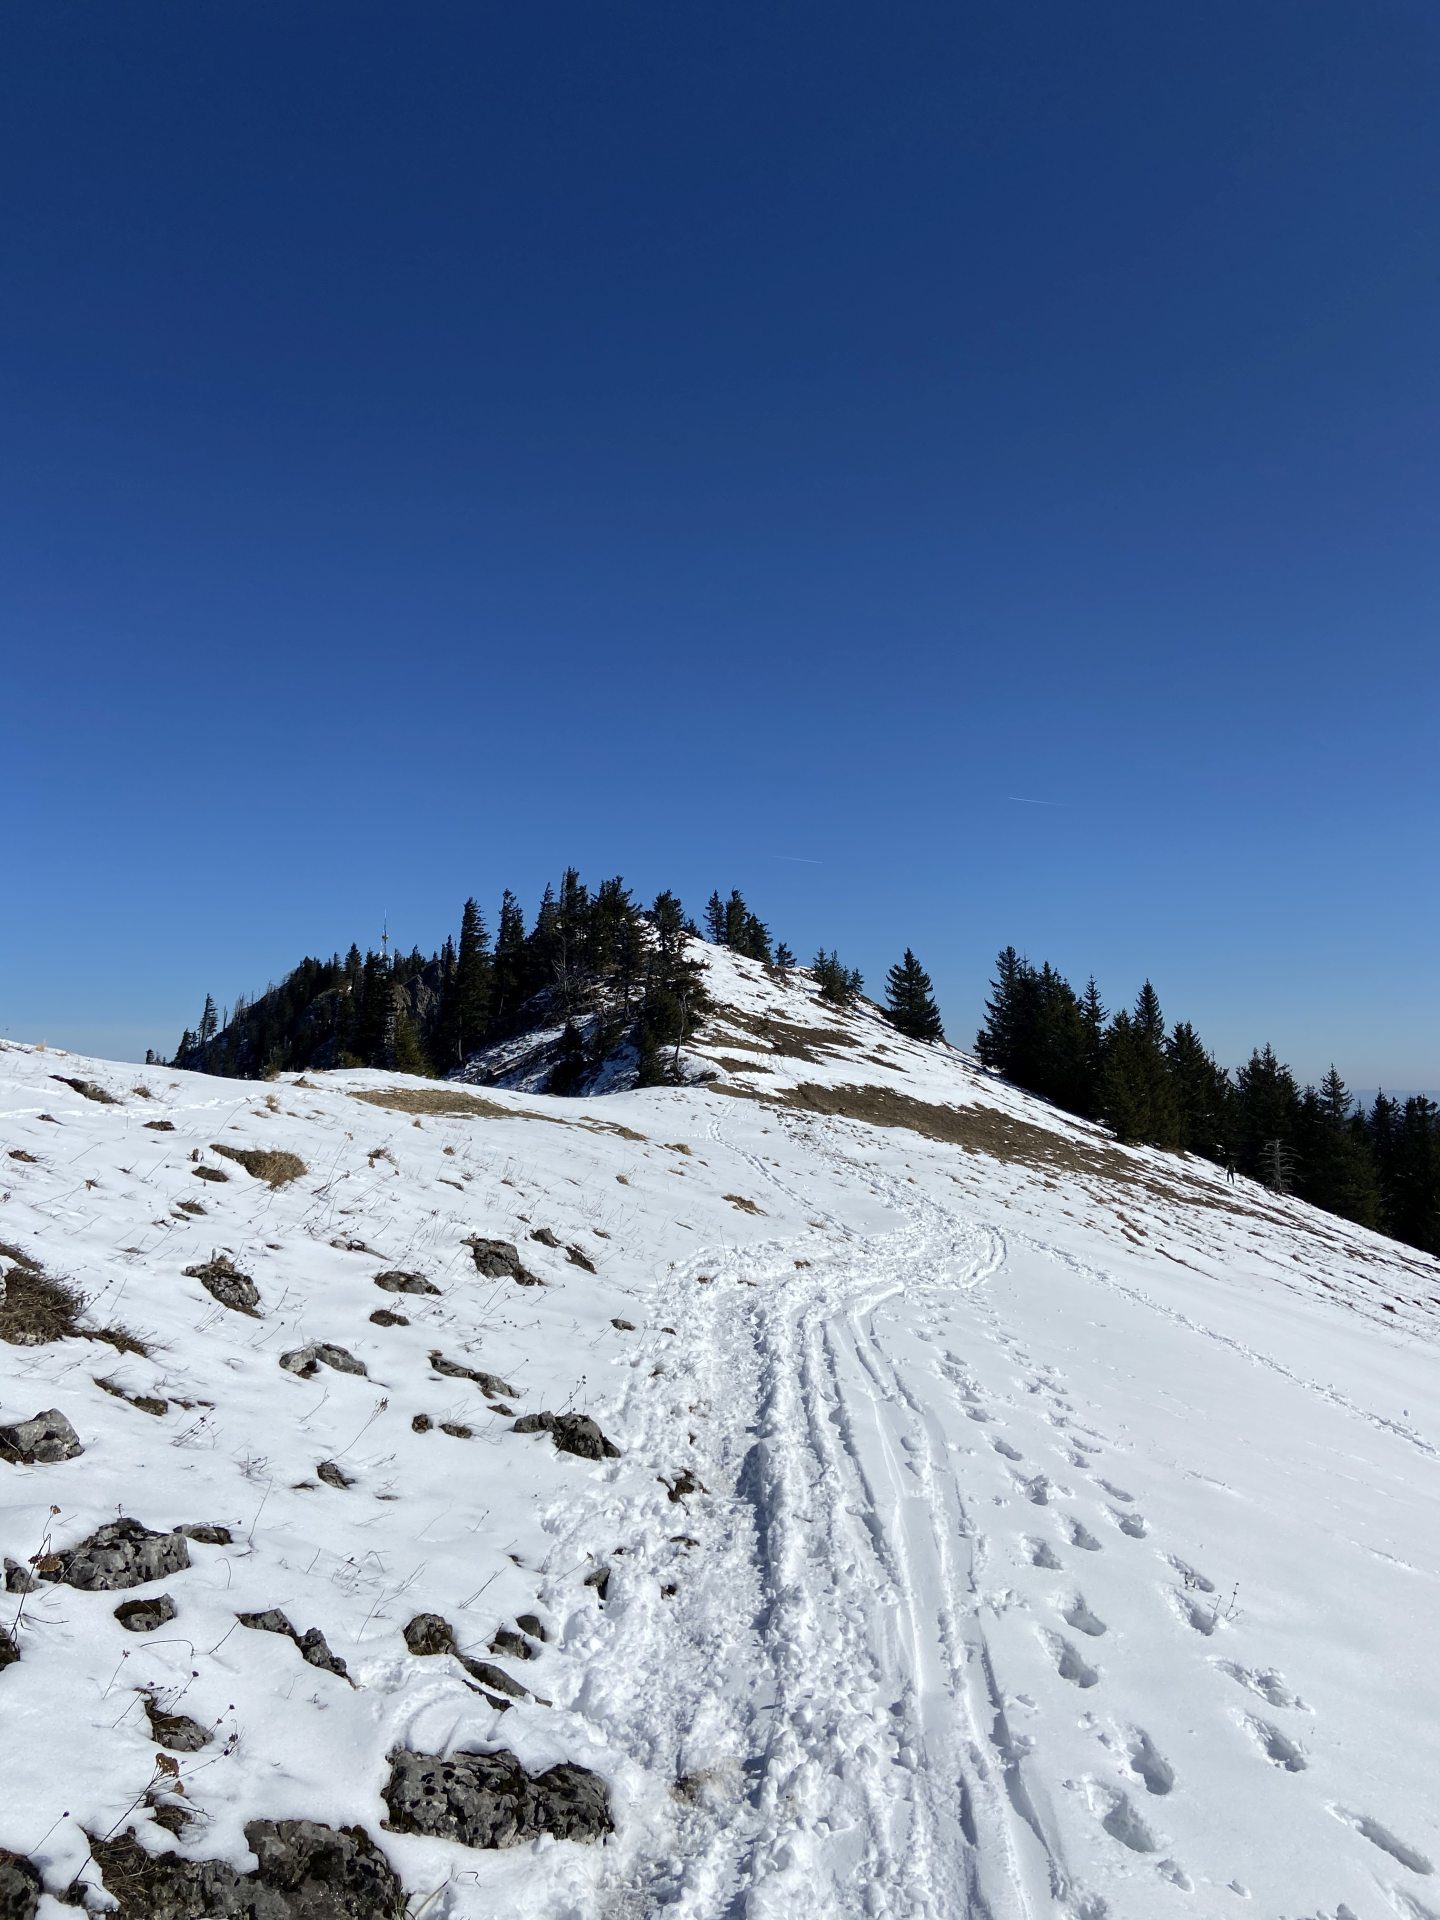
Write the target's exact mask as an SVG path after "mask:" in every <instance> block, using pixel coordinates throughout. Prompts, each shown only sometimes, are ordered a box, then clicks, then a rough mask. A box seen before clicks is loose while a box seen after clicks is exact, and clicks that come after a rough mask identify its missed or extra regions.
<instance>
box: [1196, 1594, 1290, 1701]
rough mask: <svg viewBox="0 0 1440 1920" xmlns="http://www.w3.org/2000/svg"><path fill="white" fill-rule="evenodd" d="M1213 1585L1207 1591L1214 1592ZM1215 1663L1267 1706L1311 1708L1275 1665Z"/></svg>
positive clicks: (1226, 1661)
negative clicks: (1254, 1665) (1288, 1685)
mask: <svg viewBox="0 0 1440 1920" xmlns="http://www.w3.org/2000/svg"><path fill="white" fill-rule="evenodd" d="M1214 1591H1215V1589H1214V1588H1213V1587H1207V1588H1206V1592H1208V1593H1213V1592H1214ZM1215 1665H1216V1666H1217V1667H1218V1668H1219V1669H1220V1671H1221V1673H1224V1674H1228V1675H1229V1676H1230V1678H1231V1679H1232V1680H1233V1681H1234V1682H1235V1684H1236V1685H1237V1686H1240V1687H1244V1688H1245V1690H1246V1692H1247V1693H1254V1694H1258V1695H1259V1697H1260V1699H1262V1700H1263V1701H1264V1702H1265V1704H1266V1705H1267V1706H1270V1707H1291V1708H1293V1709H1294V1710H1295V1712H1297V1713H1309V1711H1310V1709H1309V1707H1307V1706H1306V1704H1305V1702H1304V1701H1303V1700H1302V1699H1301V1698H1300V1696H1299V1694H1298V1693H1292V1692H1291V1690H1290V1688H1289V1687H1287V1686H1286V1684H1285V1676H1284V1674H1282V1673H1279V1672H1277V1671H1276V1669H1275V1668H1274V1667H1242V1666H1239V1665H1238V1664H1237V1663H1236V1662H1235V1661H1233V1660H1217V1661H1216V1662H1215Z"/></svg>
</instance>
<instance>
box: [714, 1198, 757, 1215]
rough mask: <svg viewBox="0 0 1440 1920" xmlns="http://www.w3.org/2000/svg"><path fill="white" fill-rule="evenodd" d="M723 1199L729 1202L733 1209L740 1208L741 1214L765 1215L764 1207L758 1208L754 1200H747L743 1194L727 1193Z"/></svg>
mask: <svg viewBox="0 0 1440 1920" xmlns="http://www.w3.org/2000/svg"><path fill="white" fill-rule="evenodd" d="M721 1198H722V1199H724V1200H728V1201H729V1202H730V1204H731V1206H732V1207H738V1208H739V1209H740V1211H741V1213H763V1212H764V1211H765V1209H764V1208H763V1207H757V1206H756V1204H755V1202H754V1201H753V1200H747V1199H746V1198H745V1196H744V1194H743V1193H726V1194H722V1195H721Z"/></svg>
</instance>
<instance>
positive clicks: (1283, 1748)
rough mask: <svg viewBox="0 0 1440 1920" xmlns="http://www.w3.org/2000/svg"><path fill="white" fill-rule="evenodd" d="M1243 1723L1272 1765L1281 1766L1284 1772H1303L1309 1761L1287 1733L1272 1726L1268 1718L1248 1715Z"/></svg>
mask: <svg viewBox="0 0 1440 1920" xmlns="http://www.w3.org/2000/svg"><path fill="white" fill-rule="evenodd" d="M1243 1724H1244V1727H1245V1731H1246V1732H1247V1733H1248V1734H1249V1735H1250V1738H1251V1739H1252V1740H1253V1741H1254V1742H1255V1744H1256V1746H1257V1747H1259V1749H1260V1751H1261V1752H1262V1753H1263V1754H1264V1755H1265V1758H1266V1759H1267V1760H1268V1761H1270V1763H1271V1765H1272V1766H1276V1767H1283V1768H1284V1769H1285V1771H1286V1773H1304V1771H1305V1769H1306V1767H1308V1766H1309V1764H1310V1763H1309V1761H1308V1760H1307V1759H1306V1758H1305V1755H1304V1754H1303V1753H1302V1752H1301V1751H1300V1749H1299V1747H1298V1746H1296V1744H1295V1742H1294V1741H1293V1740H1292V1739H1290V1738H1289V1736H1288V1735H1287V1734H1283V1733H1282V1732H1281V1731H1280V1729H1279V1728H1278V1727H1272V1726H1271V1725H1270V1722H1269V1721H1268V1720H1252V1719H1251V1718H1250V1717H1249V1716H1248V1715H1247V1716H1246V1718H1245V1720H1244V1722H1243Z"/></svg>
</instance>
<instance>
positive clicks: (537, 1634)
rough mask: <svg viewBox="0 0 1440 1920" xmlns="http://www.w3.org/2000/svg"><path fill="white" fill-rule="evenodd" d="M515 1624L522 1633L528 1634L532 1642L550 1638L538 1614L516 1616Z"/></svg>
mask: <svg viewBox="0 0 1440 1920" xmlns="http://www.w3.org/2000/svg"><path fill="white" fill-rule="evenodd" d="M515 1624H516V1626H517V1627H519V1629H520V1631H521V1632H522V1633H528V1634H529V1636H530V1638H531V1639H532V1640H548V1639H549V1638H550V1636H549V1634H548V1633H546V1631H545V1627H544V1624H543V1622H542V1621H541V1619H540V1616H539V1615H538V1614H535V1613H521V1614H517V1615H516V1616H515Z"/></svg>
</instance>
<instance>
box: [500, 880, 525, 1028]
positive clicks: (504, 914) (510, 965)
mask: <svg viewBox="0 0 1440 1920" xmlns="http://www.w3.org/2000/svg"><path fill="white" fill-rule="evenodd" d="M525 956H526V935H525V915H524V913H523V912H522V911H521V907H520V902H519V901H518V900H517V899H516V898H515V896H514V894H513V893H511V891H510V889H509V888H508V887H507V888H506V889H505V893H504V896H503V898H502V899H501V902H500V922H499V925H498V926H497V928H496V930H495V1018H496V1020H497V1021H502V1020H508V1019H513V1017H514V1015H515V1013H516V1011H517V1009H518V1008H519V1006H520V1003H521V1001H522V1000H523V999H524V998H525V966H526V958H525Z"/></svg>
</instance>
